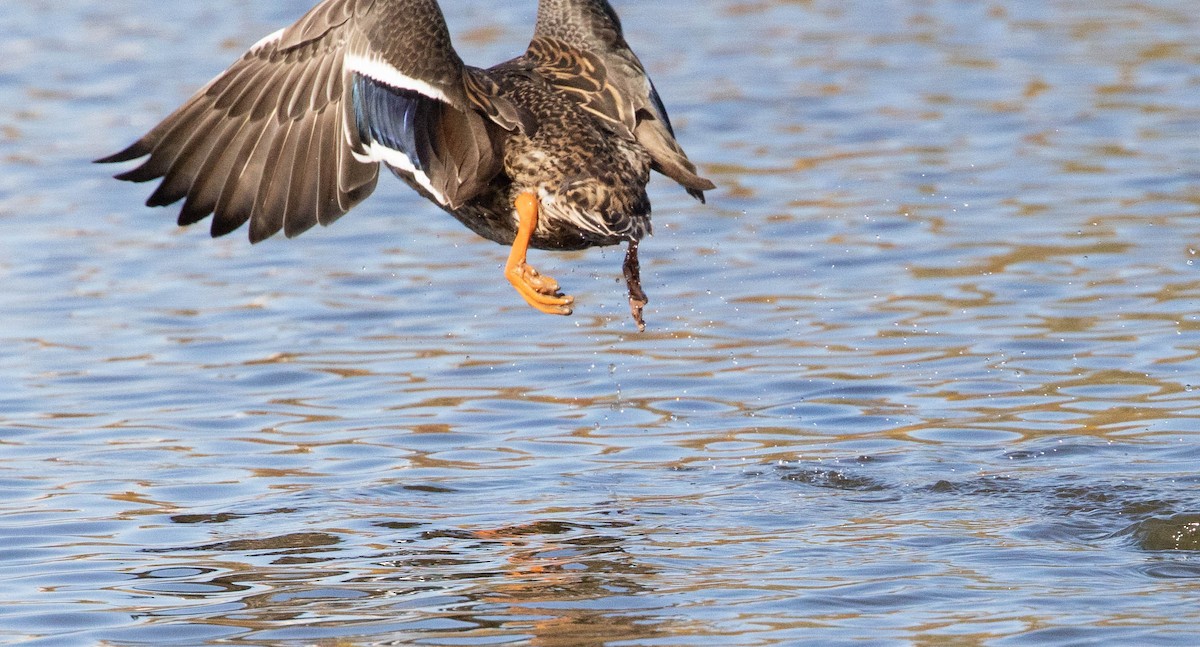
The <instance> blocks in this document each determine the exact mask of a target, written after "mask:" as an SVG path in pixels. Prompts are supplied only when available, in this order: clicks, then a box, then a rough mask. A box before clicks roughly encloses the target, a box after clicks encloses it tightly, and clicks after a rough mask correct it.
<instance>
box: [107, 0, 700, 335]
mask: <svg viewBox="0 0 1200 647" xmlns="http://www.w3.org/2000/svg"><path fill="white" fill-rule="evenodd" d="M140 158H145V159H144V161H142V163H141V165H140V166H138V167H136V168H134V169H132V170H130V171H127V172H124V173H121V174H118V175H117V176H116V178H117V179H120V180H127V181H131V182H147V181H151V180H157V179H160V178H161V182H160V183H159V185H158V187H157V188H156V189H155V190H154V192H153V193H152V194H151V195H150V197H149V199H148V200H147V201H146V204H147V205H148V206H167V205H172V204H175V203H177V202H179V201H180V200H183V206H182V208H181V209H180V212H179V219H178V222H179V224H180V225H181V226H184V225H190V224H193V223H196V222H199V221H201V220H203V219H205V218H206V217H208V216H209V215H210V214H211V215H212V223H211V233H212V235H213V236H214V237H216V236H222V235H225V234H228V233H230V232H232V231H234V230H236V229H238V228H239V227H241V226H242V225H243V224H245V223H247V222H249V223H250V226H249V234H250V241H251V242H252V243H254V242H258V241H260V240H263V239H264V238H267V237H269V236H271V235H273V234H275V233H277V232H279V231H280V230H282V231H283V232H284V234H285V235H286V236H288V237H289V238H290V237H292V236H296V235H298V234H300V233H302V232H304V231H306V230H308V229H309V228H311V227H312V226H314V225H316V224H318V223H319V224H321V225H328V224H330V223H331V222H333V221H334V220H336V219H338V218H339V217H341V216H342V215H343V214H345V213H346V212H347V211H349V210H350V209H351V208H353V207H354V206H355V205H356V204H358V203H359V202H361V201H362V200H364V199H365V198H366V197H367V196H368V195H370V194H371V192H372V191H373V190H374V189H375V184H376V182H377V181H378V178H379V168H380V165H383V166H386V167H387V168H388V169H389V170H391V171H392V172H393V173H394V174H395V175H396V176H398V177H399V178H400V179H401V180H403V181H404V182H406V183H407V184H408V185H409V186H411V187H412V188H413V189H414V190H416V191H417V192H418V193H420V194H421V195H423V196H425V197H426V198H428V199H429V200H430V201H432V202H433V203H435V204H437V205H438V206H439V207H441V208H442V209H444V210H445V211H447V212H449V213H450V214H451V215H453V216H454V217H455V218H457V219H458V220H459V221H460V222H462V223H463V224H464V225H466V226H467V227H468V228H470V229H471V230H472V231H474V232H475V233H477V234H479V235H480V236H482V237H484V238H487V239H489V240H492V241H495V242H497V243H500V244H503V245H508V246H511V252H510V254H509V257H508V261H507V263H506V264H505V268H504V274H505V277H506V278H507V279H508V281H509V282H510V283H512V285H513V287H515V288H516V290H517V292H518V293H520V295H521V296H522V297H523V298H524V299H525V300H526V301H527V302H528V303H529V304H530V305H531V306H533V307H534V308H537V309H538V310H540V311H542V312H545V313H550V314H560V315H569V314H571V312H572V309H571V306H572V304H573V303H574V299H573V298H572V297H571V296H569V295H565V294H563V293H562V292H561V291H560V289H559V285H558V283H557V282H556V281H555V280H554V279H552V278H550V277H549V276H546V275H544V274H540V273H539V272H538V271H537V270H535V269H534V268H533V267H531V266H530V265H529V264H528V263H527V262H526V254H527V250H528V248H529V247H534V248H537V249H546V250H576V249H584V248H588V247H593V246H607V245H617V244H620V243H622V242H624V243H627V245H628V249H627V252H626V255H625V262H624V266H623V270H624V275H625V279H626V283H627V285H628V288H629V301H630V310H631V313H632V315H633V318H634V320H635V322H636V323H637V325H638V328H639V329H640V330H641V329H644V328H645V323H644V321H643V318H642V309H643V307H644V306H645V304H646V301H647V299H646V295H645V293H644V291H643V290H642V288H641V284H640V283H641V281H640V277H639V270H638V256H637V245H638V241H639V240H641V239H642V238H643V237H644V236H646V235H648V234H649V233H650V200H649V198H648V197H647V195H646V184H647V182H648V181H649V177H650V170H651V169H653V170H655V171H658V172H660V173H662V174H664V175H666V176H667V177H670V178H671V179H673V180H675V181H676V182H678V183H679V184H680V185H682V186H683V187H684V188H685V189H686V190H687V191H688V193H690V194H691V195H693V196H695V197H696V198H697V199H699V200H700V201H701V202H703V200H704V193H703V192H704V191H706V190H709V189H713V188H715V187H714V185H713V183H712V182H710V181H709V180H707V179H704V178H703V177H700V176H699V175H698V174H697V172H696V167H695V165H694V164H692V162H690V161H689V160H688V158H687V155H686V154H685V153H684V151H683V149H682V148H681V147H680V146H679V143H678V142H677V141H676V140H675V134H674V131H673V130H672V128H671V122H670V120H669V118H668V116H667V111H666V109H665V108H664V107H663V104H662V100H661V99H660V98H659V96H658V92H657V91H656V90H655V88H654V84H653V83H652V82H651V81H650V78H649V76H647V74H646V71H645V69H644V68H643V67H642V64H641V62H640V61H639V60H638V57H637V55H635V54H634V53H633V51H632V50H631V49H630V48H629V45H628V44H627V43H626V42H625V38H624V35H623V33H622V30H621V23H620V20H619V18H618V17H617V14H616V12H615V11H614V10H613V8H612V6H611V5H610V4H609V3H608V2H607V0H540V2H539V3H538V13H537V24H536V27H535V29H534V35H533V39H532V41H531V42H530V44H529V47H528V49H527V50H526V52H525V53H524V54H523V55H521V56H519V57H517V58H515V59H512V60H510V61H507V62H504V63H500V64H499V65H496V66H494V67H491V68H489V69H481V68H477V67H472V66H469V65H466V64H464V63H463V61H462V59H460V58H459V56H458V54H457V53H456V52H455V50H454V47H453V45H452V44H451V42H450V33H449V31H448V29H447V27H446V21H445V18H444V16H443V15H442V11H441V8H440V7H439V6H438V4H437V2H436V0H324V1H323V2H321V3H320V4H318V5H317V6H315V7H313V8H312V9H311V10H310V11H309V12H308V13H307V14H305V15H304V16H303V17H301V18H300V20H298V21H297V22H296V23H295V24H293V25H291V26H290V27H287V28H284V29H281V30H279V31H277V32H275V33H273V34H271V35H269V36H267V37H265V38H263V39H262V40H260V41H259V42H258V43H256V44H255V45H254V46H252V47H251V48H250V49H249V50H248V51H247V52H246V53H245V54H243V55H242V57H241V58H239V59H238V60H237V61H236V62H235V63H234V64H233V65H232V66H231V67H229V69H227V70H225V71H224V72H222V73H221V74H220V75H218V76H217V77H216V78H215V79H213V80H212V81H210V82H209V83H208V85H206V86H204V87H203V88H201V89H200V90H199V91H197V92H196V94H194V95H193V96H192V97H191V98H190V99H188V100H187V102H185V103H184V104H183V105H182V106H181V107H179V108H178V109H177V110H175V112H173V113H171V114H170V115H169V116H168V117H167V118H165V119H163V121H162V122H161V123H159V124H158V125H157V126H155V127H154V128H152V129H151V130H150V131H149V132H148V133H146V135H145V136H143V137H142V138H141V139H139V140H138V141H136V142H134V143H133V144H132V145H131V146H129V147H128V148H126V149H125V150H123V151H121V152H119V153H116V154H114V155H111V156H108V157H104V158H102V159H99V160H96V161H97V162H101V163H109V162H125V161H131V160H137V159H140Z"/></svg>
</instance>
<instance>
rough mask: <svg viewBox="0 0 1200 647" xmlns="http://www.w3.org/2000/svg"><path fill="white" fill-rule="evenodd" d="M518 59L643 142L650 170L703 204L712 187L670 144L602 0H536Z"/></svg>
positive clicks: (654, 96) (665, 121)
mask: <svg viewBox="0 0 1200 647" xmlns="http://www.w3.org/2000/svg"><path fill="white" fill-rule="evenodd" d="M525 57H526V58H527V59H528V60H530V61H531V62H533V64H534V65H535V66H536V69H537V71H538V72H539V73H540V74H541V75H542V76H543V77H544V78H545V79H546V80H547V81H548V82H549V83H551V84H552V85H554V86H555V88H557V89H558V90H559V91H561V92H562V93H564V94H566V95H568V96H570V97H572V98H574V99H575V101H576V102H577V103H578V104H579V105H580V106H581V107H582V108H583V109H585V110H587V111H588V112H590V113H592V114H593V115H595V116H597V117H599V118H600V119H602V120H603V121H605V122H606V123H608V124H609V125H610V127H612V129H613V130H614V131H615V132H617V133H618V134H620V135H623V136H626V137H630V138H632V139H635V140H637V141H638V142H639V143H640V144H642V146H644V147H645V148H646V150H647V151H649V153H650V156H651V159H652V160H653V168H654V169H655V170H656V171H658V172H660V173H662V174H664V175H666V176H667V177H670V178H671V179H673V180H675V181H676V182H678V183H679V184H681V185H683V186H684V187H685V188H686V189H687V190H688V193H690V194H692V195H693V196H695V197H696V198H698V199H699V200H701V201H703V200H704V191H707V190H710V189H714V188H716V186H715V185H714V184H713V183H712V182H711V181H709V180H707V179H705V178H702V177H700V176H699V175H697V174H696V166H695V164H693V163H692V162H691V161H690V160H689V159H688V157H687V154H686V153H684V151H683V148H682V147H681V146H680V145H679V142H677V141H676V140H675V131H674V129H673V128H672V127H671V120H670V117H669V116H668V115H667V110H666V107H664V106H663V103H662V100H661V99H660V98H659V96H658V91H657V90H656V89H655V88H654V83H653V82H652V81H651V80H650V77H649V75H647V74H646V70H645V68H644V67H642V63H641V61H640V60H638V57H637V55H636V54H634V53H633V50H632V49H630V47H629V45H628V43H626V42H625V36H624V34H623V32H622V29H621V22H620V19H619V18H618V17H617V14H616V12H615V11H614V10H613V8H612V6H611V5H609V3H608V2H607V0H540V1H539V3H538V20H537V27H536V28H535V30H534V36H533V40H532V41H531V42H530V44H529V48H528V50H527V51H526V54H525Z"/></svg>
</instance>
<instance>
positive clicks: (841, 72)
mask: <svg viewBox="0 0 1200 647" xmlns="http://www.w3.org/2000/svg"><path fill="white" fill-rule="evenodd" d="M10 4H12V6H9V7H6V9H5V10H4V11H3V12H0V33H3V34H4V37H3V38H0V282H2V285H3V291H0V309H2V311H3V316H2V317H0V385H2V386H3V388H2V389H0V642H4V643H6V644H33V645H37V644H46V645H50V644H54V645H58V644H81V645H94V644H105V645H156V646H161V645H204V644H246V645H314V644H316V645H334V644H337V645H349V644H354V645H382V644H425V645H464V644H465V645H494V644H532V645H597V646H598V645H622V646H623V645H646V646H650V645H654V646H658V645H696V644H705V645H708V644H714V645H716V644H724V645H739V646H740V645H746V646H750V645H755V646H757V645H796V644H814V645H817V644H819V645H839V644H872V645H875V644H878V645H933V644H954V645H985V644H986V645H1002V646H1003V645H1078V644H1128V645H1133V644H1137V645H1154V644H1163V645H1174V644H1179V645H1184V644H1190V643H1191V642H1192V641H1193V640H1194V635H1195V634H1196V632H1197V631H1198V630H1200V611H1198V610H1197V609H1198V607H1197V606H1196V604H1195V598H1196V596H1195V591H1196V586H1197V582H1198V578H1200V487H1198V486H1200V449H1197V448H1198V447H1200V443H1198V441H1200V397H1198V394H1200V390H1198V389H1200V307H1198V305H1197V304H1198V303H1200V265H1198V264H1200V218H1197V215H1198V212H1200V171H1197V160H1200V138H1198V137H1197V136H1196V133H1197V132H1198V131H1200V41H1198V40H1197V38H1196V34H1198V33H1200V16H1197V14H1196V12H1195V11H1194V10H1193V7H1192V5H1191V4H1189V3H1186V2H1182V1H1176V0H1160V1H1157V2H1115V1H1107V0H1105V1H1101V2H1094V3H1086V6H1084V5H1082V4H1081V3H1075V2H1067V1H1065V0H1051V1H1048V2H1042V3H1033V2H1016V1H1010V2H991V3H964V2H955V1H952V0H931V1H925V2H904V1H899V0H897V1H891V0H885V1H883V2H876V3H838V2H832V1H825V0H813V1H811V2H787V1H784V0H776V1H769V0H768V1H762V2H749V3H747V2H733V1H730V0H701V1H700V2H698V3H678V2H660V1H653V2H652V1H648V0H647V1H643V2H632V1H630V0H626V1H625V2H620V1H619V0H618V1H617V2H615V4H616V6H617V8H618V10H619V11H620V12H621V14H622V16H623V18H624V20H625V24H626V31H627V36H628V39H629V40H630V42H631V43H632V44H633V46H634V47H635V49H636V50H637V51H638V53H639V54H640V55H641V57H642V59H643V61H644V62H645V63H646V65H647V67H648V69H650V71H651V73H652V74H653V76H654V79H655V82H656V85H657V86H658V88H659V90H660V91H661V93H662V94H663V96H664V100H665V101H666V102H667V105H668V107H669V108H670V110H671V115H672V118H673V120H674V121H675V125H676V128H677V131H678V133H679V137H680V140H681V141H682V143H683V144H684V146H685V147H686V148H687V149H688V152H689V154H690V155H691V157H692V158H693V159H694V160H697V161H698V162H699V163H700V166H701V169H702V171H703V172H704V174H705V175H707V176H708V177H711V178H712V179H713V180H714V181H715V182H716V183H717V184H718V185H719V189H718V190H717V191H714V192H712V193H711V194H710V196H709V197H710V200H709V204H708V205H706V206H702V205H699V204H698V203H695V202H694V201H692V200H691V199H690V198H689V197H688V196H687V195H686V194H684V193H683V192H682V191H680V190H678V188H677V187H675V186H674V185H672V184H671V183H669V182H666V181H662V180H661V179H660V180H659V181H656V182H655V183H654V184H653V185H652V198H653V200H654V204H655V230H656V235H655V237H654V238H652V239H650V240H648V241H646V242H645V243H643V245H642V248H641V249H642V256H643V258H642V268H643V279H644V284H645V287H646V289H647V291H648V292H649V294H650V298H651V303H650V305H649V306H648V308H647V312H646V318H647V323H648V330H647V332H645V333H643V334H638V333H637V332H636V328H635V326H634V325H633V323H632V321H631V320H630V319H629V316H628V308H627V305H626V303H625V296H624V285H623V282H622V281H621V280H620V264H621V259H622V254H621V253H620V252H618V251H615V250H608V251H603V250H591V251H587V252H580V253H569V254H550V253H544V252H538V253H536V254H535V255H534V256H532V257H531V262H533V263H534V264H535V265H536V266H538V267H539V269H542V270H544V271H546V272H547V273H549V274H552V275H554V276H555V277H556V278H558V279H559V281H560V282H561V283H562V284H563V286H564V289H566V290H567V291H569V292H571V293H572V294H574V295H575V297H576V299H577V307H576V309H575V312H576V314H575V315H574V316H573V317H571V318H552V317H547V316H545V315H540V314H538V313H536V312H534V311H533V310H532V309H530V308H529V307H528V306H526V305H525V304H524V303H523V302H521V301H520V299H519V298H518V297H517V295H516V294H515V293H513V291H512V289H511V288H510V287H509V286H508V285H507V283H506V282H505V281H504V280H503V278H502V275H501V267H502V265H503V262H504V259H505V256H506V254H507V250H506V249H504V248H503V247H500V246H498V245H494V244H492V243H489V242H486V241H483V240H481V239H479V238H477V237H475V236H474V235H473V234H471V233H470V232H468V231H466V230H465V229H463V228H462V227H461V226H460V225H458V223H456V222H455V221H453V219H451V218H449V217H447V216H445V215H444V214H443V213H442V212H440V211H439V210H437V209H435V208H433V207H432V206H431V205H429V204H428V203H426V202H424V201H423V200H422V199H420V198H419V197H418V196H416V195H415V194H413V193H412V192H411V191H409V190H408V189H407V188H406V187H404V186H403V185H402V184H401V183H399V182H394V181H385V182H381V184H380V188H379V190H378V191H377V192H376V194H375V195H374V196H373V197H372V198H371V199H369V200H368V201H367V202H366V203H364V204H363V205H361V206H360V207H359V208H357V209H356V210H355V211H354V212H353V213H351V214H350V215H348V216H347V217H345V218H344V219H342V220H340V221H338V222H337V223H336V225H334V226H332V227H330V228H328V229H320V230H315V231H311V232H309V233H306V234H305V235H303V236H301V237H299V238H297V239H295V240H291V241H287V240H282V239H280V240H275V239H272V240H269V241H267V242H265V243H262V244H259V245H255V246H251V245H250V244H249V243H248V242H247V241H246V240H245V238H244V235H243V234H242V233H238V234H235V235H232V236H230V237H227V238H222V239H217V240H211V239H209V238H208V236H207V234H206V232H205V231H204V229H203V227H202V226H201V227H198V228H193V229H179V228H177V227H175V226H174V224H173V219H174V213H173V212H172V211H170V210H161V209H160V210H152V209H147V208H144V207H142V206H141V203H142V201H143V200H144V199H145V197H146V195H147V194H148V193H149V187H147V186H144V185H143V186H135V185H129V184H124V183H118V182H115V181H113V180H111V179H110V178H109V177H108V174H109V172H110V171H111V170H112V169H111V168H109V167H98V166H95V165H92V164H90V163H89V160H90V159H93V158H95V157H99V156H102V155H106V154H109V153H111V152H113V151H115V150H118V149H120V148H122V147H124V146H125V145H127V144H128V143H129V142H131V141H132V140H133V139H135V138H136V137H138V136H140V135H141V134H142V133H143V132H144V131H145V130H146V129H147V128H149V127H150V126H152V125H153V124H154V123H156V122H157V120H158V119H160V118H162V117H163V116H164V115H165V114H166V113H167V112H169V111H170V110H171V109H172V108H174V107H175V106H176V105H178V104H179V103H180V102H182V101H183V100H184V99H186V98H187V96H188V95H189V94H190V93H191V92H193V91H194V90H195V89H196V88H198V87H199V86H200V85H202V84H203V83H204V82H206V81H207V80H208V79H209V78H211V77H212V76H213V75H215V74H217V73H218V72H219V71H220V70H221V69H223V68H224V66H225V65H227V64H228V63H229V62H230V61H232V60H233V59H234V58H235V57H236V56H237V55H238V54H239V53H240V52H241V51H242V50H243V49H244V48H245V47H247V46H249V45H250V44H252V43H253V42H255V41H256V40H257V39H258V38H260V37H261V36H262V35H264V34H266V33H269V32H271V31H274V30H275V29H278V28H279V27H281V26H283V25H285V24H287V23H288V22H290V21H291V20H294V19H295V18H296V17H298V16H299V15H300V14H302V13H303V12H304V11H305V10H306V9H307V8H308V5H307V4H306V2H302V1H292V0H288V1H286V2H277V3H267V2H252V3H234V2H226V1H224V0H213V1H211V2H206V3H192V4H188V3H168V4H164V3H157V2H134V1H128V2H112V3H106V4H103V5H95V3H85V2H79V1H76V0H63V1H60V2H55V3H44V2H24V3H15V4H14V3H10ZM443 6H444V9H445V11H446V14H447V18H448V20H449V22H450V25H451V28H452V31H453V32H454V34H455V38H456V43H457V45H458V48H459V50H460V53H461V54H462V55H463V57H464V58H465V59H466V60H467V61H468V62H472V63H476V64H484V65H486V64H489V63H492V62H496V61H499V60H502V59H504V58H507V57H510V56H512V55H515V54H516V53H518V52H519V51H520V50H521V49H522V48H523V46H524V43H525V41H526V39H527V38H528V34H529V31H530V25H531V24H532V18H533V13H534V3H533V2H532V0H530V2H520V3H500V4H497V3H491V2H484V1H483V0H456V1H453V2H452V1H451V0H446V1H445V2H443Z"/></svg>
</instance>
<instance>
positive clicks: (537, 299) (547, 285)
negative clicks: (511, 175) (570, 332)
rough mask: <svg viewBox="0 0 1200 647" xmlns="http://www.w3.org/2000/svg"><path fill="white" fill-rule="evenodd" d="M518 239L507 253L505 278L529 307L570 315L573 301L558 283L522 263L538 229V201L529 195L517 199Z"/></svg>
mask: <svg viewBox="0 0 1200 647" xmlns="http://www.w3.org/2000/svg"><path fill="white" fill-rule="evenodd" d="M516 207H517V217H518V219H519V220H518V223H517V237H516V239H515V240H513V244H512V251H510V252H509V253H508V263H506V264H505V265H504V276H505V278H507V279H508V282H509V283H512V284H513V287H514V288H516V289H517V292H518V293H520V295H521V296H522V297H524V298H525V301H526V302H528V303H529V305H531V306H533V307H535V308H537V309H538V310H541V311H542V312H545V313H546V314H552V315H569V314H571V304H572V303H574V302H575V298H574V297H572V296H569V295H563V294H562V293H560V292H559V291H558V281H555V280H554V279H552V278H550V277H549V276H543V275H541V274H539V273H538V271H537V270H535V269H533V268H532V267H530V266H529V264H528V263H526V262H525V254H526V253H527V252H528V251H529V239H530V238H532V237H533V230H534V229H537V222H538V200H537V196H535V195H533V194H532V193H522V194H521V195H519V196H517V200H516Z"/></svg>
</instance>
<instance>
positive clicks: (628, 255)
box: [622, 240, 650, 332]
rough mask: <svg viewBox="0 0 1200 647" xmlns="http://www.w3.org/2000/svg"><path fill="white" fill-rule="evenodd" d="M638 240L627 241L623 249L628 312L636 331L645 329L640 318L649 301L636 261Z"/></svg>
mask: <svg viewBox="0 0 1200 647" xmlns="http://www.w3.org/2000/svg"><path fill="white" fill-rule="evenodd" d="M637 249H638V242H637V241H636V240H631V241H629V249H627V250H625V265H624V266H623V267H622V269H623V270H625V284H626V285H628V286H629V312H630V313H631V314H632V315H633V321H634V323H636V324H637V327H638V332H645V331H646V320H645V319H642V309H643V308H645V307H646V304H647V303H649V302H650V299H648V298H646V292H645V291H644V290H642V266H641V264H640V263H638V254H637Z"/></svg>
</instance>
